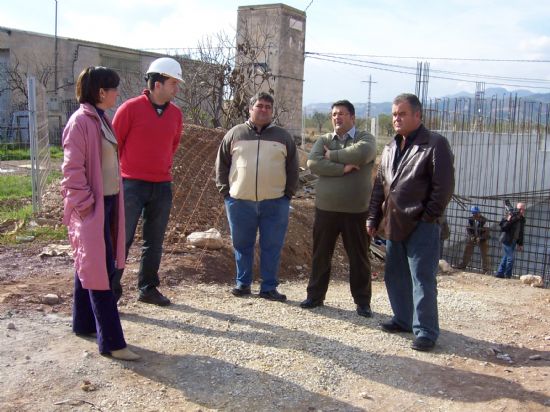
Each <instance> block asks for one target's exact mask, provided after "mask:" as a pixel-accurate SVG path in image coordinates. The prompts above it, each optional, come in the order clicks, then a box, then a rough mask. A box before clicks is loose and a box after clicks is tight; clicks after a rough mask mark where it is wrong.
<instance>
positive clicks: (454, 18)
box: [0, 0, 550, 104]
mask: <svg viewBox="0 0 550 412" xmlns="http://www.w3.org/2000/svg"><path fill="white" fill-rule="evenodd" d="M2 3H4V4H3V5H2V7H1V12H0V26H5V27H11V28H17V29H22V30H28V31H34V32H39V33H46V34H54V29H55V0H23V1H19V2H17V1H8V0H2ZM268 3H276V2H263V1H234V0H186V1H181V0H156V1H154V2H151V1H150V0H147V1H145V0H110V1H106V0H95V1H93V2H82V1H81V0H58V1H57V5H58V35H59V36H63V37H73V38H79V39H84V40H90V41H97V42H102V43H109V44H116V45H119V46H126V47H132V48H142V49H145V48H189V47H195V46H196V45H197V42H198V41H199V40H201V39H204V37H205V36H214V35H215V34H217V33H219V32H220V31H222V30H223V31H224V32H225V33H228V34H232V33H233V32H234V30H235V26H236V22H237V8H238V6H244V5H252V4H268ZM284 3H285V4H287V5H289V6H291V7H294V8H297V9H300V10H304V9H306V8H307V11H306V13H307V21H306V47H305V48H306V52H317V53H322V54H324V55H326V54H350V55H357V56H346V57H345V59H346V62H347V63H346V64H342V63H335V62H329V61H326V60H317V59H314V58H311V57H306V63H305V74H304V79H305V82H304V104H308V103H315V102H331V101H334V100H337V99H342V98H346V99H349V100H351V101H353V102H365V101H366V100H367V94H368V85H367V83H365V81H366V80H368V78H369V75H370V76H372V80H373V81H375V82H376V83H374V84H373V85H372V101H373V102H382V101H390V100H391V99H392V98H393V97H394V96H395V95H397V94H399V93H402V92H414V90H415V76H414V75H411V74H403V73H396V72H400V71H408V72H412V73H414V69H415V68H416V65H417V62H419V61H429V63H430V73H431V78H430V83H429V96H430V97H441V96H444V95H452V94H455V93H458V92H461V91H468V92H473V91H475V81H476V80H477V81H485V82H486V86H485V87H486V88H489V87H495V85H493V84H489V83H505V84H508V85H510V86H504V87H505V88H507V89H509V90H514V89H519V88H523V89H529V90H532V91H534V92H544V93H548V92H550V63H549V62H548V61H550V23H549V22H550V2H547V1H540V0H539V1H533V0H517V1H516V0H514V1H512V0H500V1H496V0H483V1H479V0H475V1H474V0H445V1H441V0H439V1H435V0H424V1H422V2H419V1H407V0H384V1H380V0H355V1H351V0H340V1H338V2H334V1H328V0H313V1H312V0H292V1H290V0H289V1H286V2H284ZM372 56H396V57H400V58H396V57H391V58H390V57H372ZM403 57H411V58H408V59H405V58H403ZM428 57H429V58H430V59H429V60H428V59H427V58H428ZM341 58H342V57H340V58H339V59H341ZM437 58H462V59H488V60H546V62H539V63H527V62H504V61H476V60H448V59H437ZM349 59H354V61H352V63H353V64H360V65H362V66H371V67H357V66H353V65H350V64H349V63H350V60H349ZM357 60H361V61H362V62H357ZM364 61H369V62H371V63H365V62H364ZM380 63H382V64H385V65H397V66H400V67H399V68H397V67H395V66H380ZM403 67H409V68H411V69H410V70H407V69H405V68H403ZM381 69H382V70H381ZM388 69H389V70H393V71H389V70H388ZM438 71H446V72H450V73H441V72H438ZM457 73H460V74H461V75H459V74H457ZM464 73H466V74H477V75H479V77H478V78H474V77H465V76H463V75H462V74H464ZM437 76H438V77H448V78H450V79H451V80H447V79H437V78H436V77H437ZM488 76H501V77H507V78H509V79H494V78H493V79H489V78H488ZM519 78H522V79H534V80H524V81H520V80H518V79H519ZM466 80H469V81H466ZM541 80H543V81H546V82H543V81H541ZM512 85H516V86H512ZM534 86H536V87H538V88H535V87H534Z"/></svg>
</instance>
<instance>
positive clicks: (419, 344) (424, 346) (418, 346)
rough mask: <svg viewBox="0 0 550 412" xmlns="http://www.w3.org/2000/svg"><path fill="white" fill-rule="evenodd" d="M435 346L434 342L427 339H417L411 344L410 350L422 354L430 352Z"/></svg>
mask: <svg viewBox="0 0 550 412" xmlns="http://www.w3.org/2000/svg"><path fill="white" fill-rule="evenodd" d="M434 346H435V342H434V341H433V340H431V339H428V338H423V337H419V338H416V339H415V340H414V341H413V343H412V344H411V348H412V349H414V350H419V351H423V352H428V351H431V350H432V349H433V348H434Z"/></svg>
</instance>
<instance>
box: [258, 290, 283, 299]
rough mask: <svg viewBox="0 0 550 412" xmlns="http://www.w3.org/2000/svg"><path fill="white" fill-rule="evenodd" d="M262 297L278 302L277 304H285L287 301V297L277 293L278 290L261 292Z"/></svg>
mask: <svg viewBox="0 0 550 412" xmlns="http://www.w3.org/2000/svg"><path fill="white" fill-rule="evenodd" d="M260 297H261V298H264V299H268V300H276V301H277V302H284V301H285V300H286V295H283V294H282V293H279V292H277V289H273V290H269V291H267V292H260Z"/></svg>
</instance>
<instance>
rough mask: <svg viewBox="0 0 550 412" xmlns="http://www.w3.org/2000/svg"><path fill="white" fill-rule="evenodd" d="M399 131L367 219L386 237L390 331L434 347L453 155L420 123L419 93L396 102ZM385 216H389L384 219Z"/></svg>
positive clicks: (394, 113)
mask: <svg viewBox="0 0 550 412" xmlns="http://www.w3.org/2000/svg"><path fill="white" fill-rule="evenodd" d="M392 117H393V127H394V129H395V132H396V135H395V137H394V139H393V140H392V141H391V142H390V143H389V144H388V145H386V146H385V147H384V151H383V152H382V158H381V161H380V166H379V167H378V173H377V175H376V179H375V182H374V188H373V191H372V197H371V201H370V207H369V217H368V220H367V228H368V229H367V230H368V232H369V235H371V236H375V235H376V232H377V230H378V229H379V226H380V225H381V222H382V221H384V222H385V224H384V225H383V227H381V229H384V232H385V235H386V238H387V241H386V267H385V271H384V281H385V282H386V289H387V291H388V297H389V299H390V304H391V308H392V310H393V318H392V320H391V321H390V322H386V323H382V324H381V325H380V326H381V328H382V330H384V331H385V332H390V333H395V332H414V334H415V336H416V338H415V340H414V341H413V343H412V345H411V348H412V349H414V350H420V351H429V350H431V349H433V347H434V346H435V342H436V340H437V338H438V336H439V321H438V310H437V281H436V274H437V269H438V263H439V249H440V248H439V243H440V241H441V239H440V236H441V233H440V232H441V229H440V222H441V218H442V217H443V215H444V213H445V208H446V207H447V204H448V203H449V201H450V200H451V195H452V194H453V190H454V167H453V154H452V152H451V148H450V146H449V143H448V142H447V139H445V138H444V137H443V136H441V135H440V134H437V133H434V132H432V131H430V130H428V129H427V128H426V127H424V125H423V124H422V104H421V103H420V101H419V100H418V97H416V96H415V95H414V94H401V95H399V96H397V97H396V98H395V99H394V101H393V105H392ZM382 219H384V220H382Z"/></svg>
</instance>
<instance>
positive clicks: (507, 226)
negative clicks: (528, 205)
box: [495, 202, 525, 279]
mask: <svg viewBox="0 0 550 412" xmlns="http://www.w3.org/2000/svg"><path fill="white" fill-rule="evenodd" d="M499 225H500V230H501V234H500V243H502V249H503V252H504V254H503V256H502V259H501V261H500V264H499V265H498V270H497V273H496V275H495V276H496V277H497V278H501V279H502V278H506V279H510V278H511V277H512V269H513V267H514V252H515V249H516V246H517V249H518V250H519V251H520V252H521V251H522V250H523V232H524V231H525V203H521V202H520V203H518V204H517V205H516V208H515V209H513V208H512V207H510V209H509V210H507V213H506V217H504V218H503V219H502V220H501V221H500V224H499Z"/></svg>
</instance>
